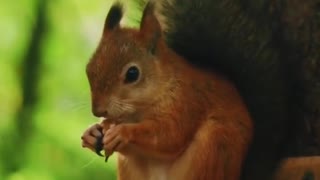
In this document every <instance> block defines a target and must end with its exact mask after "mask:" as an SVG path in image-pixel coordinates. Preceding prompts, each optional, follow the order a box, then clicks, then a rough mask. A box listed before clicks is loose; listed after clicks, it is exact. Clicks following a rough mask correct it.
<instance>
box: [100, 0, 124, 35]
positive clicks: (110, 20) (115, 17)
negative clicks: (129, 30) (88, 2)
mask: <svg viewBox="0 0 320 180" xmlns="http://www.w3.org/2000/svg"><path fill="white" fill-rule="evenodd" d="M122 16H123V6H122V4H120V3H119V2H116V3H115V4H113V5H112V7H111V9H110V11H109V13H108V15H107V18H106V21H105V24H104V31H109V30H112V29H114V28H115V27H117V26H118V25H119V23H120V20H121V19H122Z"/></svg>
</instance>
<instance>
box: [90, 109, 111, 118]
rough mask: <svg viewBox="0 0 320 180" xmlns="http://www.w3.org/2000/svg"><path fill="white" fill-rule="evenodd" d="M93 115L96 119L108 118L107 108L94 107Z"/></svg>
mask: <svg viewBox="0 0 320 180" xmlns="http://www.w3.org/2000/svg"><path fill="white" fill-rule="evenodd" d="M92 113H93V115H94V116H96V117H107V116H108V111H107V109H106V108H99V107H94V108H92Z"/></svg>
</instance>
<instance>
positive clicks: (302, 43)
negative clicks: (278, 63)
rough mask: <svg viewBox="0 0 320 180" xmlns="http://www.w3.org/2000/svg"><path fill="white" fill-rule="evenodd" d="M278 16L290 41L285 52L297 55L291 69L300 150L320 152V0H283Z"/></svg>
mask: <svg viewBox="0 0 320 180" xmlns="http://www.w3.org/2000/svg"><path fill="white" fill-rule="evenodd" d="M281 20H282V22H281V23H282V25H283V28H284V36H285V39H286V41H287V44H290V45H291V47H290V49H289V51H288V53H289V54H288V56H289V55H291V56H295V57H294V58H299V59H298V62H299V63H297V65H296V67H295V68H294V69H295V70H296V72H293V73H296V74H297V82H295V85H296V86H295V87H296V91H295V93H296V97H297V100H298V101H297V106H298V109H299V110H300V112H299V113H300V117H299V118H301V119H302V120H301V121H300V122H302V123H301V127H302V128H303V129H302V131H301V133H300V134H298V135H297V143H298V147H299V154H304V155H320V1H319V0H286V1H285V3H284V8H283V12H282V18H281Z"/></svg>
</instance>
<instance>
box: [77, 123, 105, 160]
mask: <svg viewBox="0 0 320 180" xmlns="http://www.w3.org/2000/svg"><path fill="white" fill-rule="evenodd" d="M102 129H103V127H102V126H101V125H100V124H94V125H92V126H90V127H89V128H88V129H87V130H86V131H85V132H84V133H83V135H82V136H81V139H82V147H84V148H89V149H90V150H92V151H94V152H95V153H97V154H98V155H99V156H102V154H101V153H100V152H101V150H102V148H103V145H102V138H103V133H102Z"/></svg>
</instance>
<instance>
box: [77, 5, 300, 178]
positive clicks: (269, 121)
mask: <svg viewBox="0 0 320 180" xmlns="http://www.w3.org/2000/svg"><path fill="white" fill-rule="evenodd" d="M137 1H138V2H140V1H139V0H137ZM141 1H142V0H141ZM150 4H151V5H150ZM277 5H278V4H277V3H275V2H274V1H237V0H189V1H183V0H158V1H150V2H147V5H146V7H145V9H144V13H143V17H142V20H141V26H140V31H137V30H134V29H129V28H120V25H119V21H120V20H121V17H122V9H121V8H120V7H121V6H120V5H115V6H113V7H112V8H111V10H110V11H109V14H108V16H107V19H106V22H105V27H104V32H103V37H102V40H101V42H100V45H99V47H98V49H97V51H96V52H95V54H94V56H93V58H92V59H91V61H90V62H89V64H88V66H87V74H88V78H89V82H90V87H91V92H92V103H93V104H92V111H93V113H94V115H95V116H97V117H105V118H107V119H106V120H104V121H103V122H102V123H101V124H96V125H93V126H92V127H90V128H89V129H88V130H87V131H86V132H85V133H84V135H83V136H82V138H83V146H84V147H87V148H90V149H91V150H94V151H96V150H97V149H98V150H99V149H100V148H97V147H96V145H99V142H98V140H99V137H102V136H104V137H103V143H102V144H103V145H104V146H103V149H104V150H105V152H106V155H110V154H111V153H112V152H113V151H117V152H120V155H119V156H120V157H119V177H120V179H126V178H128V179H131V178H129V177H133V176H135V175H137V176H138V175H141V177H139V178H135V179H144V178H146V176H145V174H148V173H149V176H147V177H148V178H149V179H152V178H151V177H150V176H151V175H153V173H152V172H151V171H150V168H151V164H152V163H150V159H153V158H155V159H157V160H159V162H163V161H164V159H166V160H167V161H170V162H171V165H172V166H170V167H174V168H175V167H178V166H174V165H175V163H178V162H183V163H184V164H185V166H183V167H184V168H185V167H189V166H188V165H190V164H189V163H188V162H190V163H192V164H194V167H193V168H192V170H190V171H183V172H182V171H180V168H181V169H184V168H182V167H179V168H175V171H176V172H177V174H179V173H182V174H185V175H186V176H187V177H188V178H186V179H242V180H258V179H259V180H268V179H271V178H272V177H273V175H274V174H273V173H274V172H275V171H276V168H277V166H278V165H279V162H280V161H281V160H282V159H283V158H284V157H287V156H288V155H289V154H294V153H295V152H294V151H295V149H294V148H293V146H294V142H293V139H294V138H295V132H296V128H297V127H296V126H297V124H298V122H297V119H296V118H295V117H294V115H292V114H294V113H293V112H292V102H290V99H292V98H291V96H292V94H290V92H292V91H289V89H290V88H292V85H291V81H290V80H291V79H290V77H289V76H290V75H289V74H290V73H289V71H291V69H290V68H291V67H292V66H291V64H290V62H289V60H290V59H289V60H288V59H287V57H285V55H283V54H282V53H281V50H282V47H281V44H280V45H277V43H275V42H279V41H280V40H279V39H281V36H280V34H281V29H280V28H279V25H278V24H277V23H276V22H277V20H275V19H274V17H276V14H277V13H278V12H277V7H276V6H277ZM248 7H251V8H248ZM269 11H272V12H271V13H270V12H269ZM265 13H267V14H270V18H264V16H262V15H263V14H265ZM258 27H259V28H260V29H266V30H265V31H257V29H258ZM268 29H272V31H268ZM145 51H149V52H148V53H146V52H145ZM145 60H149V61H146V62H144V61H145ZM131 61H133V62H132V63H133V64H131ZM140 61H143V64H140V63H141V62H140ZM128 64H129V65H128ZM130 68H131V69H130ZM126 76H128V78H129V79H132V78H133V77H135V78H133V79H134V80H135V81H134V82H133V83H128V85H125V84H121V81H125V82H126V81H128V80H126ZM117 78H118V79H117ZM136 78H137V79H136ZM231 89H233V90H231ZM231 91H232V92H231ZM220 93H222V94H220ZM224 93H225V94H224ZM133 97H134V98H133ZM226 97H227V98H226ZM129 98H133V99H130V102H128V101H129V100H128V99H129ZM121 99H126V102H123V101H124V100H123V101H121ZM131 101H132V102H131ZM103 103H104V104H103ZM133 103H136V104H133ZM219 103H221V104H219ZM218 104H219V105H218ZM145 106H147V108H146V107H145ZM213 106H215V107H214V108H213ZM216 106H220V107H219V108H216ZM239 108H240V109H239ZM210 113H213V114H215V113H219V116H216V115H214V116H213V117H215V118H213V119H215V120H213V121H212V120H210V119H211V118H204V117H208V116H210V115H209V114H210ZM247 113H248V114H247ZM129 116H130V117H129ZM198 116H199V117H198ZM217 117H219V118H218V119H221V118H222V119H223V121H219V122H224V121H225V120H227V119H228V123H227V124H223V125H222V124H219V125H218V126H219V130H218V132H214V131H217V129H215V128H217V127H214V125H213V126H212V128H213V129H215V130H214V131H213V132H212V133H213V134H210V133H211V131H210V130H209V129H206V128H209V127H211V126H210V125H208V124H207V123H209V124H210V123H212V122H215V121H216V118H217ZM111 119H114V120H113V121H112V120H111ZM147 119H148V120H147ZM179 120H180V121H179ZM237 120H238V121H237ZM184 121H188V123H187V124H184V123H182V124H179V122H184ZM144 122H148V123H152V122H158V123H155V124H154V126H152V125H149V126H148V128H145V129H143V130H141V129H139V128H136V129H135V130H134V132H135V133H136V134H131V133H129V132H130V131H129V130H128V129H129V128H122V129H125V130H120V129H121V128H120V127H123V126H125V125H127V124H130V125H132V124H134V125H137V126H138V124H140V123H141V124H143V123H144ZM174 122H176V123H177V124H175V123H174ZM191 122H192V124H189V123H191ZM167 123H169V124H167ZM193 123H196V124H193ZM198 123H199V124H198ZM229 123H230V124H229ZM110 124H111V125H110ZM214 124H215V123H214ZM182 125H184V126H182ZM215 125H217V124H215ZM189 126H190V127H189ZM230 126H232V128H231V127H230ZM130 127H131V126H130ZM220 127H221V128H220ZM189 128H191V129H189ZM234 128H235V129H234ZM101 129H103V133H101V132H100V130H101ZM113 129H114V130H113ZM161 129H162V130H161ZM240 129H242V130H240ZM244 129H245V130H244ZM182 130H183V131H184V133H185V136H182V134H183V133H182V132H181V131H182ZM120 131H123V132H122V135H121V136H120V137H119V136H117V137H115V134H116V133H115V132H118V133H120ZM185 131H186V132H185ZM221 131H223V132H221ZM124 132H125V133H124ZM159 132H161V133H159ZM123 133H124V134H125V135H124V134H123ZM162 133H163V134H162ZM171 133H172V134H171ZM216 133H217V134H216ZM110 134H112V137H113V138H117V139H118V140H119V139H121V140H122V141H125V143H123V142H121V143H120V144H119V146H120V147H121V148H120V149H122V148H124V147H127V146H130V150H128V148H124V149H126V150H123V151H122V150H119V148H118V147H117V148H116V149H113V148H114V147H112V148H111V147H110V145H108V143H109V141H110V138H107V137H108V136H110ZM127 136H129V137H130V138H132V139H130V138H128V137H127ZM200 136H201V137H203V138H204V137H210V139H211V141H208V140H206V141H205V140H204V139H206V138H204V139H203V140H201V139H202V138H200ZM216 138H217V139H216ZM220 138H222V139H220ZM239 138H240V139H239ZM129 139H130V140H129ZM133 139H134V140H133ZM137 139H138V140H139V141H138V140H137ZM152 139H153V143H152V142H151V141H152ZM160 139H161V140H164V141H165V142H160V141H161V140H160ZM197 140H200V141H203V142H206V146H202V145H203V143H202V144H201V145H199V144H197V143H195V141H197ZM219 140H223V143H222V144H224V145H222V146H221V144H220V143H221V141H219ZM140 141H142V142H140ZM178 142H179V143H178ZM239 142H241V143H242V144H241V145H240V144H237V145H236V144H234V143H239ZM113 143H119V142H113ZM148 143H151V144H148ZM159 143H163V144H159ZM211 143H212V144H211ZM106 144H107V145H106ZM128 144H129V145H128ZM178 144H180V145H178ZM113 145H114V144H113ZM217 145H218V146H219V147H220V148H222V149H220V150H218V149H214V147H215V148H216V146H217ZM201 146H202V147H201ZM169 148H172V149H169ZM181 148H182V149H181ZM193 148H194V149H197V150H195V151H194V152H192V153H190V154H188V152H191V150H190V149H193ZM203 148H205V149H206V152H204V151H201V149H202V150H204V149H203ZM229 148H232V150H234V152H233V153H236V151H237V153H236V156H237V157H234V156H232V157H231V156H230V153H231V152H230V151H229V150H230V149H229ZM160 150H161V152H160ZM131 152H135V153H136V154H135V155H133V154H131ZM168 152H170V153H168ZM139 153H140V155H137V154H139ZM186 154H188V157H189V158H192V159H194V160H199V161H201V162H192V161H187V160H186V159H187V158H186V159H183V157H185V156H186ZM203 154H205V155H203ZM168 155H171V157H167V156H168ZM172 155H174V156H173V157H172ZM202 156H203V157H202ZM213 156H214V157H213ZM138 157H139V158H138ZM217 157H221V158H222V159H220V158H218V159H217ZM127 158H130V160H132V159H134V158H137V159H139V160H140V161H138V160H136V161H135V163H131V164H130V165H131V166H132V167H140V168H142V166H143V167H145V169H143V170H141V169H135V168H134V169H132V171H134V172H132V171H131V170H129V169H126V170H125V172H126V173H122V172H124V171H122V170H123V169H125V168H128V167H125V166H126V165H123V164H126V163H128V162H132V161H129V160H128V159H127ZM181 158H182V159H181ZM201 158H203V159H201ZM211 158H212V159H211ZM142 159H143V160H145V159H147V160H148V161H142ZM211 160H213V161H214V162H215V163H212V164H210V163H211ZM121 161H122V163H121ZM124 161H125V163H124ZM156 162H158V161H156ZM160 164H161V165H163V164H164V163H160ZM153 165H154V164H153ZM231 165H232V166H234V167H231ZM146 167H148V168H146ZM159 167H161V168H159ZM164 167H165V166H160V165H159V163H157V164H156V167H155V166H153V169H158V171H157V172H158V173H159V172H161V173H162V174H163V175H166V176H164V177H175V176H173V175H172V174H168V172H170V170H172V169H170V168H169V167H166V168H164ZM206 167H207V168H209V167H210V169H206ZM174 168H173V169H174ZM198 168H201V170H200V169H198ZM151 169H152V168H151ZM159 169H161V170H159ZM164 169H165V170H164ZM141 171H142V172H143V173H140V172H141ZM200 171H201V173H200ZM209 171H210V172H209ZM129 172H131V173H132V176H129V177H127V176H126V177H124V176H123V177H124V178H121V177H122V175H123V174H127V173H129ZM231 172H233V173H231ZM207 173H212V174H210V175H208V174H207ZM143 175H144V176H143ZM171 175H172V176H171ZM193 175H197V176H198V177H197V178H196V177H193ZM142 177H144V178H142ZM152 177H153V176H152ZM161 177H162V176H161ZM148 178H147V179H148ZM158 178H160V177H158ZM179 178H180V177H175V178H173V179H179ZM165 179H166V178H165ZM167 179H168V178H167ZM180 179H184V178H183V177H181V178H180Z"/></svg>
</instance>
